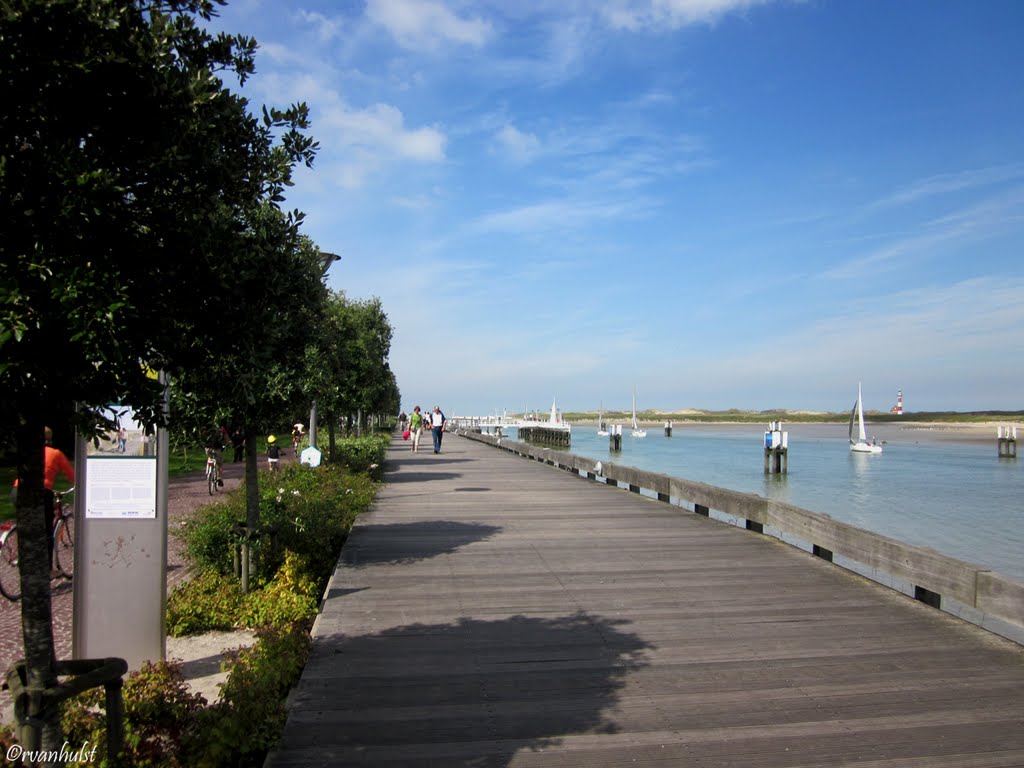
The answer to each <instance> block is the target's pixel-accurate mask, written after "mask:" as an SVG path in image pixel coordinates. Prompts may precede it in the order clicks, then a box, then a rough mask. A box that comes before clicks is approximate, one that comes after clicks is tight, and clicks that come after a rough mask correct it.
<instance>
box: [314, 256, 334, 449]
mask: <svg viewBox="0 0 1024 768" xmlns="http://www.w3.org/2000/svg"><path fill="white" fill-rule="evenodd" d="M340 260H341V256H339V255H338V254H336V253H328V252H327V251H320V270H321V271H320V276H321V277H325V276H326V275H327V270H329V269H330V268H331V264H333V263H334V262H336V261H340ZM309 447H310V448H316V398H314V399H313V404H312V405H311V406H310V409H309Z"/></svg>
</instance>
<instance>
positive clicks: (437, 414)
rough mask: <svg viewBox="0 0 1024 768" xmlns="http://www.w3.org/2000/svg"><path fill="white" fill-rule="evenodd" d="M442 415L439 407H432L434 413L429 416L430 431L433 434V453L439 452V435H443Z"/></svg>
mask: <svg viewBox="0 0 1024 768" xmlns="http://www.w3.org/2000/svg"><path fill="white" fill-rule="evenodd" d="M444 422H445V418H444V414H443V413H441V408H440V407H439V406H436V405H435V406H434V412H433V413H431V414H430V431H431V432H433V433H434V453H440V452H441V435H442V434H444Z"/></svg>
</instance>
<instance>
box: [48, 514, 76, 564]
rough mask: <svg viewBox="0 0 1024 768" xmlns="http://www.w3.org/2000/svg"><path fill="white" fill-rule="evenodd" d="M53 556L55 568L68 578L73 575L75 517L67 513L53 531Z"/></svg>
mask: <svg viewBox="0 0 1024 768" xmlns="http://www.w3.org/2000/svg"><path fill="white" fill-rule="evenodd" d="M53 556H54V559H56V561H57V570H58V571H60V572H61V573H62V574H64V578H66V579H70V578H72V577H73V576H74V575H75V518H74V517H73V516H72V515H68V516H67V517H65V518H62V519H61V521H60V522H59V523H57V528H56V529H55V530H54V532H53Z"/></svg>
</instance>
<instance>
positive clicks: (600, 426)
mask: <svg viewBox="0 0 1024 768" xmlns="http://www.w3.org/2000/svg"><path fill="white" fill-rule="evenodd" d="M597 436H598V437H608V430H607V429H606V428H605V426H604V403H601V409H600V410H599V411H598V412H597Z"/></svg>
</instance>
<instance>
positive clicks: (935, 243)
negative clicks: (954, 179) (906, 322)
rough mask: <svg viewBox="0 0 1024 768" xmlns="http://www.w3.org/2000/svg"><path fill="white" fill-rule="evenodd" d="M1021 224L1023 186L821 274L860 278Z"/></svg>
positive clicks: (989, 236) (976, 204)
mask: <svg viewBox="0 0 1024 768" xmlns="http://www.w3.org/2000/svg"><path fill="white" fill-rule="evenodd" d="M1021 221H1024V186H1018V187H1014V188H1012V189H1010V190H1008V191H1007V192H1005V193H1001V194H999V195H994V196H992V197H989V198H987V199H985V200H982V201H980V202H977V203H973V204H971V205H968V206H965V207H963V208H959V209H956V210H954V211H951V212H950V213H947V214H944V215H941V216H937V217H936V218H934V219H932V220H931V221H928V222H925V223H924V224H922V225H921V227H920V228H919V230H918V231H917V232H915V233H913V234H910V235H906V236H902V237H899V238H896V239H893V240H892V241H890V242H888V243H886V244H884V245H882V246H880V247H878V248H876V249H874V250H872V251H869V252H868V253H866V254H862V255H859V256H856V257H855V258H852V259H849V260H847V261H845V262H843V263H842V264H839V265H837V266H835V267H833V268H831V269H829V270H827V271H825V272H823V273H822V274H821V277H823V278H825V279H829V280H836V279H838V280H845V279H849V278H855V277H862V276H864V275H866V274H868V273H869V272H871V273H874V274H877V273H878V272H880V271H886V270H891V269H895V268H897V267H899V266H905V265H901V264H899V260H901V259H904V258H921V257H924V258H927V257H930V256H932V255H934V254H936V253H939V254H941V253H944V252H945V251H946V250H947V249H949V248H950V247H953V246H962V245H964V244H969V243H973V242H981V241H984V240H986V239H989V238H991V237H993V236H995V235H998V234H1002V233H1003V232H1005V231H1006V230H1007V229H1008V228H1010V227H1016V226H1019V225H1020V223H1021Z"/></svg>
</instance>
